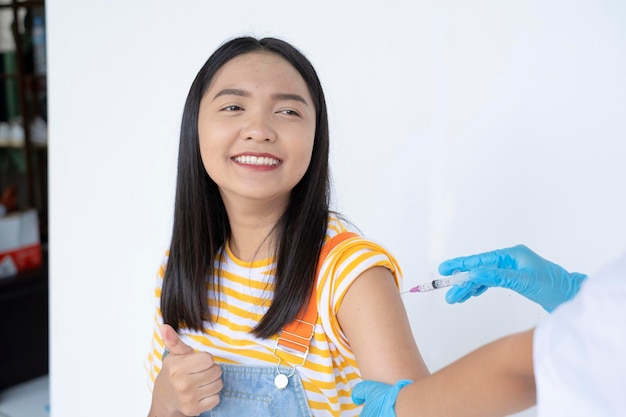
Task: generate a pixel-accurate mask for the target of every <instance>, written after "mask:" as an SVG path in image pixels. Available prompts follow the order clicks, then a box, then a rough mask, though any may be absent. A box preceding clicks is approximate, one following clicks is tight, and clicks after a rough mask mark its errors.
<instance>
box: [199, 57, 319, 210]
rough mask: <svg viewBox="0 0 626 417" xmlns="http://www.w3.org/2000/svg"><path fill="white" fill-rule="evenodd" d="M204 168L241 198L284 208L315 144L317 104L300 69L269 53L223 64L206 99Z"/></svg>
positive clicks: (227, 192) (223, 189) (233, 197)
mask: <svg viewBox="0 0 626 417" xmlns="http://www.w3.org/2000/svg"><path fill="white" fill-rule="evenodd" d="M198 134H199V138H200V154H201V156H202V162H203V164H204V168H205V169H206V172H207V173H208V174H209V176H210V177H211V178H212V179H213V181H215V183H216V184H217V185H218V187H219V189H220V193H221V195H222V198H223V199H224V203H225V205H226V207H227V208H229V206H230V205H231V204H233V203H235V204H237V203H245V204H249V203H252V202H268V203H272V204H276V203H278V204H279V205H280V206H282V207H284V205H285V204H286V202H287V201H288V198H289V194H290V192H291V190H292V189H293V187H294V186H295V185H296V184H297V183H298V182H299V181H300V180H301V179H302V177H303V176H304V174H305V172H306V170H307V168H308V166H309V163H310V161H311V154H312V150H313V141H314V137H315V108H314V104H313V100H312V98H311V95H310V94H309V89H308V88H307V85H306V83H305V82H304V80H303V79H302V77H301V76H300V74H299V73H298V71H297V70H296V69H295V68H294V67H293V66H292V65H291V64H289V63H288V62H287V61H286V60H285V59H283V58H282V57H281V56H279V55H277V54H273V53H268V52H253V53H246V54H243V55H239V56H237V57H235V58H233V59H231V60H230V61H228V62H227V63H226V64H224V65H223V66H222V68H220V69H219V70H218V71H217V73H216V74H215V76H214V77H213V81H212V83H211V85H210V86H209V88H208V90H207V91H206V93H205V95H204V96H203V98H202V100H201V102H200V109H199V119H198Z"/></svg>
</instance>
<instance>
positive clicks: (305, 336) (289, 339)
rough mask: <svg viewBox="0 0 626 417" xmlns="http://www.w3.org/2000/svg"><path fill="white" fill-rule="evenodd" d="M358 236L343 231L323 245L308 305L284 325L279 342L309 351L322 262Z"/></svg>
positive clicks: (315, 317)
mask: <svg viewBox="0 0 626 417" xmlns="http://www.w3.org/2000/svg"><path fill="white" fill-rule="evenodd" d="M356 236H358V235H357V234H356V233H352V232H343V233H339V234H338V235H335V236H334V237H333V238H331V239H330V240H329V241H328V242H326V243H325V244H324V246H322V251H321V252H320V259H319V262H318V264H317V271H316V272H315V284H314V285H313V291H312V292H311V298H309V302H308V304H307V305H306V306H303V307H302V310H300V312H299V313H298V316H297V317H296V319H295V320H294V321H292V322H291V323H289V324H287V325H286V326H285V327H283V329H282V331H281V332H280V337H279V338H278V341H277V344H278V345H281V346H284V347H287V348H289V349H294V350H296V351H298V352H301V353H306V352H308V349H309V345H310V344H311V340H312V339H313V335H314V333H315V324H316V323H317V290H316V287H317V277H318V275H319V273H320V270H321V269H322V264H323V263H324V261H325V260H326V257H327V256H328V254H329V253H330V251H332V250H333V249H334V248H335V247H336V246H337V245H339V244H340V243H341V242H343V241H344V240H346V239H349V238H351V237H356Z"/></svg>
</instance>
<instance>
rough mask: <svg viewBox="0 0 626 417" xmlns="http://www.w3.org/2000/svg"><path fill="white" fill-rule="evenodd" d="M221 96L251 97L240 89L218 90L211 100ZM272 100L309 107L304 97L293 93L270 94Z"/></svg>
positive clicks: (247, 92)
mask: <svg viewBox="0 0 626 417" xmlns="http://www.w3.org/2000/svg"><path fill="white" fill-rule="evenodd" d="M221 96H239V97H251V96H252V94H251V93H250V92H249V91H246V90H242V89H240V88H225V89H223V90H220V91H219V92H218V93H217V94H215V96H214V97H213V100H215V99H216V98H218V97H221ZM272 99H273V100H276V101H280V100H293V101H299V102H301V103H303V104H305V105H307V106H308V105H309V103H308V102H307V101H306V100H305V99H304V97H302V96H301V95H299V94H293V93H275V94H272Z"/></svg>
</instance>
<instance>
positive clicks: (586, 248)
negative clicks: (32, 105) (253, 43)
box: [46, 0, 626, 417]
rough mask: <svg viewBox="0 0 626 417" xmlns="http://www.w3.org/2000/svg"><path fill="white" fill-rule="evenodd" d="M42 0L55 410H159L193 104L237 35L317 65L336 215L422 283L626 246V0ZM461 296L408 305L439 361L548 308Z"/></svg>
mask: <svg viewBox="0 0 626 417" xmlns="http://www.w3.org/2000/svg"><path fill="white" fill-rule="evenodd" d="M46 3H47V5H46V8H47V31H48V32H47V35H48V68H49V127H50V134H49V136H50V146H49V150H50V162H49V166H50V253H51V264H50V268H51V269H50V292H51V405H52V416H53V417H74V416H76V417H77V416H84V415H90V416H94V417H96V416H111V415H116V416H141V415H146V414H147V411H148V406H149V400H150V395H149V392H148V390H147V386H146V373H145V371H144V369H143V364H144V360H145V357H146V355H147V352H148V350H149V344H150V337H151V329H152V315H153V301H154V299H153V283H154V276H155V273H156V270H157V266H158V264H159V262H160V260H161V256H162V254H163V251H164V250H165V248H166V247H167V246H168V243H169V242H168V241H169V236H170V231H171V226H172V207H173V198H174V184H175V173H176V157H177V147H178V129H179V123H180V117H181V114H182V108H183V102H184V99H185V97H186V94H187V91H188V88H189V86H190V84H191V81H192V79H193V77H194V76H195V74H196V72H197V71H198V70H199V69H200V67H201V65H202V64H203V63H204V61H205V60H206V59H207V58H208V56H209V55H210V54H211V53H212V52H213V50H214V49H215V48H216V47H217V46H218V45H219V44H220V43H222V42H223V41H224V40H226V39H228V38H231V37H233V36H236V35H240V34H252V35H257V36H267V35H271V36H277V37H281V38H283V39H286V40H288V41H290V42H292V43H293V44H294V45H296V46H297V47H299V48H300V49H301V50H302V51H303V52H304V53H305V54H306V55H307V56H308V57H309V59H310V60H311V61H312V62H313V64H314V66H315V67H316V68H317V70H318V73H319V76H320V78H321V80H322V83H323V86H324V88H325V92H326V96H327V101H328V105H329V112H330V127H331V143H332V155H331V157H332V170H333V181H334V207H335V208H336V209H338V210H339V211H341V212H342V213H344V214H345V215H346V216H348V217H349V218H350V219H351V220H353V221H354V223H356V225H357V226H359V227H360V228H361V230H362V231H363V233H364V234H366V235H367V236H369V237H371V238H373V239H375V240H377V241H379V242H380V243H382V244H384V245H385V246H387V247H388V248H389V249H390V250H391V251H392V252H393V253H394V254H395V255H396V256H397V257H398V259H399V261H400V263H401V265H402V266H403V269H404V273H405V277H406V280H405V283H404V286H405V288H409V287H410V286H412V285H414V284H417V283H418V282H420V281H423V280H425V279H428V278H430V277H431V275H432V273H433V272H434V271H436V267H437V265H438V263H439V262H440V261H442V260H444V259H446V258H448V257H452V256H459V255H465V254H470V253H475V252H479V251H485V250H490V249H495V248H498V247H505V246H511V245H514V244H517V243H525V244H527V245H528V246H530V247H531V248H533V249H534V250H535V251H537V252H538V253H540V254H542V255H543V256H544V257H546V258H548V259H551V260H553V261H555V262H557V263H559V264H561V265H564V266H566V267H567V268H568V269H569V270H578V271H581V272H593V271H594V270H595V269H596V268H598V267H600V266H601V265H602V264H603V263H605V262H607V261H609V260H611V259H612V258H613V257H615V256H616V255H617V254H618V253H619V252H621V251H622V249H624V247H625V244H624V239H623V237H624V235H625V232H626V222H624V221H623V218H624V214H623V213H625V212H626V195H625V193H624V178H626V164H624V157H625V156H626V152H625V151H626V149H625V148H626V117H625V116H626V81H625V80H626V78H625V77H624V74H626V53H625V52H626V3H624V2H623V1H622V0H614V1H608V0H602V1H600V0H583V1H571V0H569V1H564V0H557V1H550V2H544V1H499V0H492V1H486V0H485V1H471V2H470V1H437V0H423V1H420V2H409V1H393V0H391V1H385V2H382V1H352V2H339V1H336V0H318V1H315V2H262V1H253V0H242V1H239V2H209V1H204V0H203V1H201V0H194V1H192V0H185V1H175V2H173V1H166V0H150V1H148V0H133V1H113V0H91V1H85V2H78V1H70V0H48V1H47V2H46ZM412 3H417V4H412ZM444 295H445V291H444V290H441V291H435V292H432V293H429V294H409V295H405V296H404V297H405V301H406V306H407V310H408V312H409V315H410V317H411V323H412V327H413V330H414V333H415V337H416V339H417V341H418V344H419V346H420V349H421V351H422V354H423V355H424V357H425V359H426V361H427V363H428V365H429V367H430V368H431V370H433V371H434V370H436V369H438V368H439V367H441V366H443V365H445V364H446V363H449V362H450V361H452V360H454V359H456V358H458V357H459V356H461V355H462V354H464V353H466V352H468V351H469V350H471V349H473V348H475V347H477V346H479V345H481V344H483V343H485V342H488V341H491V340H493V339H494V338H497V337H499V336H501V335H504V334H507V333H510V332H513V331H517V330H522V329H526V328H528V327H530V326H532V325H534V324H535V323H536V322H537V321H539V320H541V319H542V318H543V317H545V313H544V312H543V310H542V309H541V308H539V307H537V306H535V305H533V304H532V303H530V302H529V301H527V300H525V299H523V298H521V297H520V296H518V295H515V294H512V293H511V292H508V291H505V290H497V289H496V290H490V291H488V292H487V293H486V294H485V295H483V296H481V297H480V298H477V299H473V300H470V301H468V302H466V303H464V304H461V305H454V306H450V305H448V304H446V303H445V301H444ZM373 336H374V335H373ZM468 383H471V381H468ZM522 415H525V416H531V415H534V411H533V410H530V411H528V412H525V413H523V414H522Z"/></svg>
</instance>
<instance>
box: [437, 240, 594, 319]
mask: <svg viewBox="0 0 626 417" xmlns="http://www.w3.org/2000/svg"><path fill="white" fill-rule="evenodd" d="M454 271H470V280H469V281H467V282H465V283H463V284H461V285H457V286H454V287H452V288H451V289H450V290H449V291H448V293H447V294H446V301H447V302H448V303H458V302H463V301H465V300H467V299H468V298H470V297H471V296H474V295H479V294H482V293H483V292H484V291H485V290H486V289H487V288H488V287H503V288H509V289H511V290H513V291H516V292H517V293H519V294H521V295H523V296H524V297H526V298H528V299H530V300H532V301H534V302H536V303H538V304H539V305H541V306H542V307H543V308H544V309H545V310H546V311H548V312H552V310H554V309H555V308H556V307H558V306H559V305H560V304H561V303H564V302H565V301H568V300H569V299H571V298H572V297H574V296H575V295H576V293H578V290H579V289H580V285H581V284H582V282H583V281H584V279H585V278H587V276H586V275H584V274H579V273H577V272H573V273H569V272H567V271H566V270H565V269H563V268H562V267H560V266H559V265H557V264H554V263H552V262H550V261H547V260H545V259H543V258H542V257H540V256H539V255H537V254H536V253H534V252H533V251H532V250H530V249H528V248H527V247H526V246H524V245H517V246H514V247H512V248H507V249H499V250H495V251H491V252H486V253H482V254H478V255H472V256H465V257H460V258H454V259H450V260H447V261H444V262H442V263H441V265H439V273H441V274H442V275H450V274H452V273H453V272H454Z"/></svg>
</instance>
